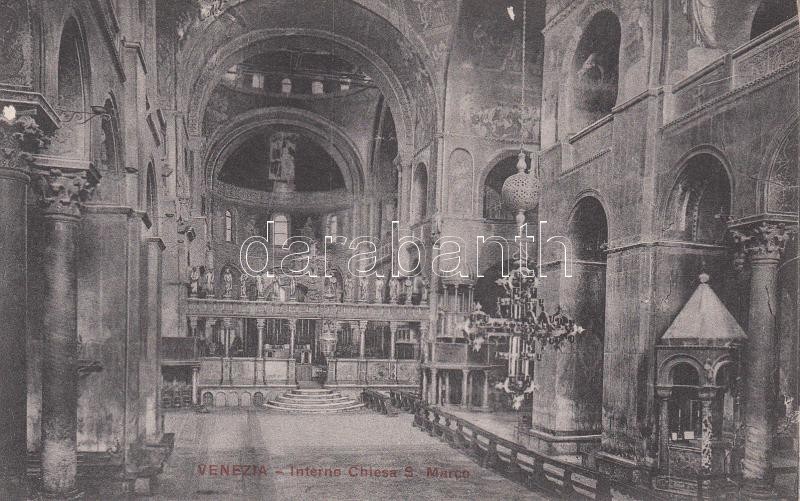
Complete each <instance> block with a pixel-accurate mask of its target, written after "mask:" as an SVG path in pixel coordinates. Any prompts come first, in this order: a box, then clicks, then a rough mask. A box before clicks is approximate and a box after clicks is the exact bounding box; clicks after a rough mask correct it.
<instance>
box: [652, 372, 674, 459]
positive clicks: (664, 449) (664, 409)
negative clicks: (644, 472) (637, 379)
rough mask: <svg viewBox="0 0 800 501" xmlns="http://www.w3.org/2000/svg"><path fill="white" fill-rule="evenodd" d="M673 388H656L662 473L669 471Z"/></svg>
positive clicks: (659, 454)
mask: <svg viewBox="0 0 800 501" xmlns="http://www.w3.org/2000/svg"><path fill="white" fill-rule="evenodd" d="M671 396H672V388H665V387H658V388H656V397H657V398H658V409H659V412H658V468H659V470H660V471H661V473H666V472H668V471H669V470H668V466H669V464H668V463H669V439H670V436H669V399H670V397H671Z"/></svg>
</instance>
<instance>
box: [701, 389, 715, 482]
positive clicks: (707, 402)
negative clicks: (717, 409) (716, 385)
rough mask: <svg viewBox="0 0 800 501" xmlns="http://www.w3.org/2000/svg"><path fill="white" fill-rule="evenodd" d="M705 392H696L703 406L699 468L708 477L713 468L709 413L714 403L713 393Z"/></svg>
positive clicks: (702, 390) (712, 435)
mask: <svg viewBox="0 0 800 501" xmlns="http://www.w3.org/2000/svg"><path fill="white" fill-rule="evenodd" d="M711 390H712V391H707V389H706V388H703V389H701V390H700V391H698V397H700V403H701V404H702V406H703V415H702V417H701V419H702V427H703V431H702V433H703V434H702V437H701V441H700V467H701V471H702V472H703V475H710V474H711V472H712V466H713V448H714V423H713V417H714V416H713V413H712V411H711V404H712V403H713V402H714V397H715V396H716V395H715V392H714V391H713V388H711Z"/></svg>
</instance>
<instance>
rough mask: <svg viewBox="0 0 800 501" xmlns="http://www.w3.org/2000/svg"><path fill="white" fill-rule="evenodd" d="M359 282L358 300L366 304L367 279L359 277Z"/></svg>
mask: <svg viewBox="0 0 800 501" xmlns="http://www.w3.org/2000/svg"><path fill="white" fill-rule="evenodd" d="M357 280H358V300H359V301H360V302H362V303H363V302H364V301H366V300H367V279H366V278H364V277H361V276H359V277H358V278H357Z"/></svg>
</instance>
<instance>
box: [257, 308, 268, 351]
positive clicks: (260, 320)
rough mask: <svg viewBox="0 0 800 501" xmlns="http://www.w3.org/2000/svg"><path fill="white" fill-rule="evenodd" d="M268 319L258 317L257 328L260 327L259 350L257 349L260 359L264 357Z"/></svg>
mask: <svg viewBox="0 0 800 501" xmlns="http://www.w3.org/2000/svg"><path fill="white" fill-rule="evenodd" d="M266 322H267V320H266V319H265V318H257V319H256V328H258V350H256V357H258V359H259V360H260V359H262V358H264V325H265V324H266Z"/></svg>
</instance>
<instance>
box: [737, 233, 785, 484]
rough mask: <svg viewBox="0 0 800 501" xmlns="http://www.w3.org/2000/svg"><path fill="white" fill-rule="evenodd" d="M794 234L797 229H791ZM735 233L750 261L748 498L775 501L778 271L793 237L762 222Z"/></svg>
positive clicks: (746, 403) (745, 473)
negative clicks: (773, 455)
mask: <svg viewBox="0 0 800 501" xmlns="http://www.w3.org/2000/svg"><path fill="white" fill-rule="evenodd" d="M793 230H794V229H793ZM732 235H733V238H734V240H735V241H736V242H737V243H738V244H739V246H740V250H741V251H743V252H744V253H745V254H746V255H747V256H748V257H749V260H750V269H751V273H750V311H749V314H748V332H747V349H746V350H745V351H744V355H745V357H744V364H743V365H744V373H745V377H744V378H743V381H744V382H745V388H744V415H743V416H744V422H745V423H746V426H747V427H746V430H747V431H746V437H745V446H744V463H743V478H744V482H745V487H744V492H745V495H746V496H748V497H749V498H751V499H771V498H773V497H774V496H775V491H774V489H773V487H772V481H773V480H772V474H771V471H770V458H769V455H770V453H771V451H772V450H773V446H772V439H773V435H774V434H775V424H774V422H775V421H774V419H773V416H772V415H771V409H772V407H773V400H774V399H773V395H774V394H775V391H776V389H777V384H778V381H777V377H776V374H777V370H778V369H777V367H776V357H775V353H776V341H777V336H776V332H775V316H776V314H777V312H776V307H777V305H778V290H777V276H776V275H777V271H778V264H779V262H780V260H781V255H782V254H783V251H784V249H785V248H786V243H787V241H788V239H789V229H788V228H787V227H786V226H785V225H784V224H783V223H774V222H767V221H761V222H757V223H750V224H746V225H733V227H732Z"/></svg>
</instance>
